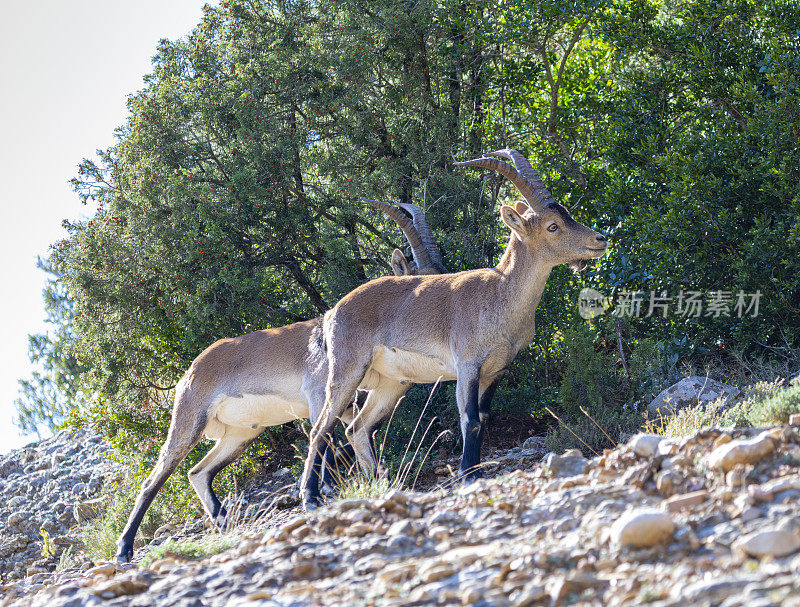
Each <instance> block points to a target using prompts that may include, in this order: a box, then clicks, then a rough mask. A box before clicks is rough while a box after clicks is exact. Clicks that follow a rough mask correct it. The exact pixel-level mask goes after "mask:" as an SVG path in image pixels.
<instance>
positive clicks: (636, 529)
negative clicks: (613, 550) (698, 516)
mask: <svg viewBox="0 0 800 607" xmlns="http://www.w3.org/2000/svg"><path fill="white" fill-rule="evenodd" d="M674 530H675V524H674V523H673V521H672V517H671V516H670V515H669V514H667V513H666V512H662V511H661V510H655V509H652V508H637V509H634V510H629V511H628V512H626V513H625V514H623V515H622V516H621V517H620V518H619V519H618V520H617V521H616V522H615V523H614V524H613V525H612V526H611V541H612V542H614V543H615V544H619V545H621V546H632V547H634V548H649V547H651V546H658V545H660V544H666V543H668V542H669V541H670V540H672V534H673V532H674Z"/></svg>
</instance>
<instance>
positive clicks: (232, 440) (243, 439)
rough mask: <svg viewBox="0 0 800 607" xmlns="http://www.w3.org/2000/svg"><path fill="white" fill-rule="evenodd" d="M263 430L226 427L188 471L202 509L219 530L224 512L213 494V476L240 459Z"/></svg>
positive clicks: (222, 522) (226, 513) (225, 522)
mask: <svg viewBox="0 0 800 607" xmlns="http://www.w3.org/2000/svg"><path fill="white" fill-rule="evenodd" d="M263 430H264V429H263V428H236V427H233V426H227V427H226V428H225V434H224V435H223V436H222V438H220V439H218V440H217V442H216V444H215V445H214V446H213V447H212V448H211V451H209V452H208V453H207V454H206V456H205V457H204V458H203V459H202V460H200V463H199V464H197V465H196V466H195V467H194V468H192V469H191V470H190V471H189V481H190V482H191V483H192V487H194V490H195V492H196V493H197V496H198V497H199V498H200V502H201V503H202V504H203V509H204V510H205V511H206V513H207V514H208V516H210V517H211V520H212V521H213V522H214V523H215V524H216V525H217V526H218V527H219V528H220V529H225V527H226V526H227V523H228V512H227V511H226V510H225V507H224V506H223V505H222V504H221V503H220V501H219V498H218V497H217V495H216V494H215V493H214V488H213V486H212V483H213V482H214V477H215V476H216V475H217V474H219V472H220V471H221V470H223V469H224V468H225V467H226V466H228V464H230V463H231V462H232V461H234V460H235V459H237V458H238V457H239V456H241V455H242V453H244V450H245V449H246V448H247V447H248V445H250V443H252V442H253V441H254V440H255V439H256V438H258V435H259V434H261V432H262V431H263Z"/></svg>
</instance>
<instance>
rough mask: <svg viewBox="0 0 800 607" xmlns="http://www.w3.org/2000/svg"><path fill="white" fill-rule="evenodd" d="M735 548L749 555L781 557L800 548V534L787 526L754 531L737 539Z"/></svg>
mask: <svg viewBox="0 0 800 607" xmlns="http://www.w3.org/2000/svg"><path fill="white" fill-rule="evenodd" d="M733 548H734V549H735V550H737V551H739V552H742V553H744V554H746V555H748V556H755V557H759V558H761V557H765V556H772V557H776V558H780V557H782V556H788V555H790V554H793V553H795V552H797V551H798V550H800V535H798V534H797V533H796V532H794V531H793V530H791V529H785V528H783V529H781V528H775V529H767V530H761V531H754V532H753V533H749V534H748V535H745V536H743V537H741V538H739V539H738V540H736V541H735V542H734V544H733Z"/></svg>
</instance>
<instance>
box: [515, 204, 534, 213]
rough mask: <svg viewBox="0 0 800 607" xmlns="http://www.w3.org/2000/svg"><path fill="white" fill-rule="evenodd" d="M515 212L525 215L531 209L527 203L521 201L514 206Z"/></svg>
mask: <svg viewBox="0 0 800 607" xmlns="http://www.w3.org/2000/svg"><path fill="white" fill-rule="evenodd" d="M514 210H515V211H516V212H517V213H519V214H520V215H524V214H525V213H527V212H528V211H530V210H531V208H530V207H529V206H528V205H527V204H526V203H524V202H522V201H521V200H520V201H519V202H517V204H515V205H514Z"/></svg>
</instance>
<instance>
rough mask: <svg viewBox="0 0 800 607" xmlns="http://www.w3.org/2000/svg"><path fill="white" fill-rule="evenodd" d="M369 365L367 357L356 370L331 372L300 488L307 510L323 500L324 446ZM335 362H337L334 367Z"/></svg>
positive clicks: (312, 433)
mask: <svg viewBox="0 0 800 607" xmlns="http://www.w3.org/2000/svg"><path fill="white" fill-rule="evenodd" d="M337 362H338V361H337ZM368 365H369V361H364V363H363V364H362V365H359V366H358V372H357V373H349V374H344V373H342V374H339V373H337V372H336V370H334V371H332V372H331V374H330V379H329V382H328V390H329V392H328V394H327V395H326V403H325V405H326V406H325V408H324V410H323V411H322V414H321V415H320V418H319V419H318V420H317V423H315V424H314V427H313V428H312V429H311V436H310V440H309V445H308V457H307V458H306V463H305V467H304V469H303V480H302V483H301V487H300V490H301V493H302V495H303V507H304V509H306V510H313V509H314V508H316V507H317V506H319V504H320V487H319V477H320V469H321V466H322V455H323V452H324V449H325V447H326V445H327V441H328V440H329V437H330V436H331V434H332V432H333V430H334V428H335V426H336V424H337V422H338V420H339V419H340V417H341V416H342V415H343V414H344V412H345V410H346V409H347V407H348V406H350V403H351V402H352V399H353V396H354V395H355V393H356V389H357V388H358V385H359V384H360V383H361V380H362V379H363V378H364V374H365V373H366V371H367V367H368ZM336 366H337V365H334V369H336ZM340 378H341V379H340Z"/></svg>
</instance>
